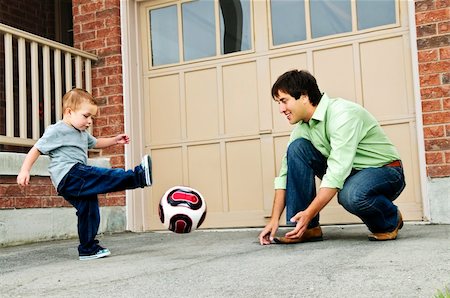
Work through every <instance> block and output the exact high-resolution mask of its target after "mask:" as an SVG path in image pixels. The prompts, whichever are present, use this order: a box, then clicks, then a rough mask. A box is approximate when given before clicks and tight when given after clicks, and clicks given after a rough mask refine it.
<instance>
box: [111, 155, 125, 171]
mask: <svg viewBox="0 0 450 298" xmlns="http://www.w3.org/2000/svg"><path fill="white" fill-rule="evenodd" d="M110 162H111V166H112V167H113V168H123V167H124V165H125V158H124V157H123V155H120V156H111V159H110Z"/></svg>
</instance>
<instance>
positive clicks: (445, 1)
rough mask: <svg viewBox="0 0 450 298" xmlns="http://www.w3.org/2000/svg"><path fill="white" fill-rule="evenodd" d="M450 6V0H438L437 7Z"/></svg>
mask: <svg viewBox="0 0 450 298" xmlns="http://www.w3.org/2000/svg"><path fill="white" fill-rule="evenodd" d="M445 7H450V0H436V8H445Z"/></svg>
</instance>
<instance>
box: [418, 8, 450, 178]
mask: <svg viewBox="0 0 450 298" xmlns="http://www.w3.org/2000/svg"><path fill="white" fill-rule="evenodd" d="M415 7H416V26H417V47H418V56H419V76H420V94H421V99H422V110H423V125H424V136H425V154H426V163H427V174H428V176H429V177H448V176H450V1H449V0H420V1H416V2H415Z"/></svg>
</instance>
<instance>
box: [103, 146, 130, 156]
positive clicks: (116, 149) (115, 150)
mask: <svg viewBox="0 0 450 298" xmlns="http://www.w3.org/2000/svg"><path fill="white" fill-rule="evenodd" d="M124 153H125V149H124V147H123V145H114V146H110V147H107V148H104V149H102V155H106V156H109V155H118V154H124Z"/></svg>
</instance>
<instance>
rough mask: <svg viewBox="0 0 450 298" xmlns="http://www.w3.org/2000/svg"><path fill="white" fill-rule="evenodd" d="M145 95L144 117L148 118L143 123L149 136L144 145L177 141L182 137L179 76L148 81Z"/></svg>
mask: <svg viewBox="0 0 450 298" xmlns="http://www.w3.org/2000/svg"><path fill="white" fill-rule="evenodd" d="M147 94H148V96H147V97H146V100H149V102H148V103H146V106H147V107H148V109H147V110H146V115H150V117H149V119H146V120H145V121H146V123H148V125H149V126H147V127H150V130H149V132H150V135H147V139H146V144H151V143H153V144H155V143H156V144H159V143H164V142H174V141H179V140H180V139H181V136H182V131H181V124H182V121H181V119H182V117H181V101H180V83H179V76H178V75H170V76H161V77H155V78H150V79H148V91H147ZM150 99H152V100H150Z"/></svg>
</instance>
